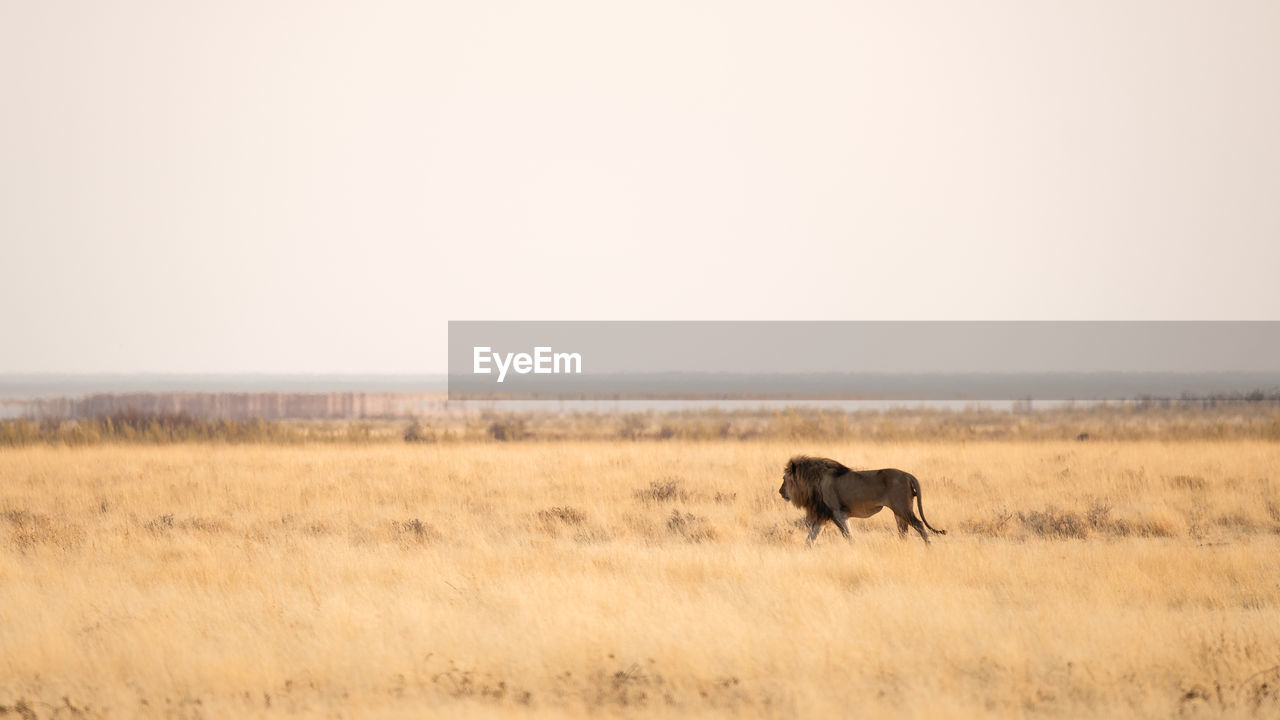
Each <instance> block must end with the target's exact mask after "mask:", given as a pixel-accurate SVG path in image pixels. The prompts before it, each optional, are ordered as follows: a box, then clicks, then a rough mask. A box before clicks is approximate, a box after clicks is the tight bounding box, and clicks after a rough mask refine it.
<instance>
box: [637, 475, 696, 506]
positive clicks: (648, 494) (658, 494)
mask: <svg viewBox="0 0 1280 720" xmlns="http://www.w3.org/2000/svg"><path fill="white" fill-rule="evenodd" d="M635 495H636V499H637V500H639V501H640V502H642V503H645V504H646V505H648V504H651V503H663V502H677V501H679V502H686V501H688V500H689V493H688V492H686V491H685V489H684V487H683V483H682V481H681V480H680V479H679V478H663V479H662V480H654V481H651V482H650V483H649V487H647V488H645V489H644V490H637V491H636V493H635Z"/></svg>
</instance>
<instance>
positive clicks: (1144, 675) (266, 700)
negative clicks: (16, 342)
mask: <svg viewBox="0 0 1280 720" xmlns="http://www.w3.org/2000/svg"><path fill="white" fill-rule="evenodd" d="M800 452H804V453H809V454H818V455H829V456H831V457H834V458H837V459H840V460H842V461H843V462H845V463H846V464H848V465H850V466H853V467H857V468H876V467H886V466H891V467H899V468H902V469H905V470H908V471H910V472H912V473H913V474H915V475H916V476H917V477H918V478H919V479H920V481H921V484H922V487H923V500H924V511H925V515H926V516H927V518H928V519H929V521H930V523H931V524H933V525H934V526H936V527H939V528H943V529H946V530H947V531H948V534H947V535H945V536H938V537H935V538H934V539H933V543H932V544H931V545H930V546H926V545H925V544H924V543H922V542H921V541H920V539H919V538H918V537H917V536H915V534H914V533H912V535H911V536H909V537H908V538H906V539H905V540H902V539H899V538H898V535H897V531H896V529H895V526H894V521H893V516H892V514H891V513H890V512H889V511H887V510H886V511H883V512H881V513H880V514H879V515H876V516H875V517H872V518H870V519H868V520H851V521H850V526H851V529H852V531H853V537H852V539H851V540H848V541H846V540H844V539H843V538H841V537H840V536H839V534H838V532H836V531H835V529H834V528H832V527H830V526H829V527H827V528H826V529H825V530H823V533H822V534H821V535H820V536H819V537H818V539H817V541H816V542H815V544H814V546H813V547H809V548H807V547H806V546H805V543H804V536H805V530H804V528H803V527H801V526H800V524H799V523H798V521H799V520H800V519H801V517H802V512H801V511H800V510H798V509H796V508H794V507H793V506H791V505H790V504H788V503H785V502H783V501H782V499H781V498H780V497H779V496H778V486H779V484H780V482H781V473H782V467H783V465H784V463H785V462H786V460H787V458H788V457H790V456H791V455H793V454H796V453H800ZM1278 468H1280V443H1276V442H1274V441H1268V440H1261V439H1238V440H1184V441H1177V442H1165V441H1160V440H1133V441H1096V440H1091V441H1089V442H1074V441H1060V440H1054V441H1042V440H1036V441H981V442H959V441H950V440H941V441H923V440H910V441H900V442H898V441H893V442H889V441H883V442H865V441H858V442H851V441H839V442H831V441H785V440H775V439H769V440H755V441H744V440H736V439H732V440H707V441H685V440H678V439H677V440H668V441H662V442H658V441H652V440H643V439H642V440H638V441H624V440H614V441H569V440H565V441H555V442H538V441H529V442H507V443H500V442H492V441H489V442H484V441H460V442H449V443H422V444H405V443H387V442H383V443H369V444H360V443H353V444H319V443H303V444H288V445H286V444H243V445H236V444H225V443H179V444H156V445H145V444H144V445H139V444H111V443H104V444H98V445H88V446H80V447H69V446H66V445H59V444H33V445H27V446H19V447H5V448H0V548H2V552H0V717H15V718H17V717H21V718H24V720H25V719H26V718H31V717H40V718H44V717H121V718H123V717H135V716H151V717H191V718H197V717H209V718H214V717H257V716H272V717H275V716H326V717H328V716H343V717H450V718H453V717H492V716H515V717H526V716H527V717H563V716H568V717H598V716H602V715H604V716H633V717H667V716H671V715H673V714H697V715H700V716H726V717H758V716H776V717H813V716H820V715H826V716H828V717H829V716H831V715H832V714H836V715H839V716H855V717H856V716H864V717H884V716H889V715H893V716H895V717H919V718H924V717H929V718H941V717H946V718H957V717H959V718H963V717H991V716H1003V717H1171V716H1179V717H1248V718H1252V717H1259V718H1263V717H1280V481H1278V480H1277V478H1276V477H1275V476H1276V473H1277V469H1278Z"/></svg>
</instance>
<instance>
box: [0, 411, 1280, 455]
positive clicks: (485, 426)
mask: <svg viewBox="0 0 1280 720" xmlns="http://www.w3.org/2000/svg"><path fill="white" fill-rule="evenodd" d="M1196 439H1224V440H1225V439H1262V440H1272V441H1280V406H1278V405H1277V404H1276V403H1274V402H1270V401H1239V402H1227V401H1223V400H1218V401H1215V402H1213V403H1210V404H1205V403H1204V402H1203V401H1200V400H1197V401H1196V402H1183V401H1180V400H1175V401H1169V402H1167V403H1166V402H1142V401H1140V402H1133V403H1123V404H1105V405H1090V406H1078V407H1051V408H1046V409H1038V410H1034V411H1033V410H1031V409H1030V408H1029V407H1027V406H1023V407H1020V408H1019V409H1015V410H1014V411H1003V410H993V409H984V408H975V409H966V410H947V409H927V408H912V409H893V410H857V411H844V410H839V409H818V408H796V409H787V410H763V409H758V410H717V409H700V410H686V411H673V412H657V411H654V412H644V413H598V412H570V413H560V412H551V411H539V412H525V413H514V412H492V411H489V412H480V413H472V414H463V413H454V414H437V415H436V416H433V417H430V418H421V419H417V420H409V421H404V420H372V421H306V420H263V419H260V418H258V419H251V420H230V419H201V418H195V417H192V416H190V415H186V414H182V413H142V412H138V411H125V412H119V413H115V414H112V415H109V416H105V417H96V418H80V419H77V420H42V421H29V420H9V421H3V422H0V446H21V445H32V444H60V445H87V444H97V443H147V444H165V443H279V444H290V443H401V442H408V443H450V442H556V441H564V440H592V441H618V440H625V441H634V442H662V441H672V440H682V441H704V440H733V441H752V440H769V441H806V442H809V441H867V442H885V441H907V440H926V441H927V440H938V441H968V440H974V441H979V440H1002V441H1005V440H1007V441H1032V440H1076V441H1081V442H1106V441H1117V440H1196Z"/></svg>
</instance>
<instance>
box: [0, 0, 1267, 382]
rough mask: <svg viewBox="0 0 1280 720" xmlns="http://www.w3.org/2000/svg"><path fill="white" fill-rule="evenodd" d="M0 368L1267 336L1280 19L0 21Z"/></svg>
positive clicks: (512, 7)
mask: <svg viewBox="0 0 1280 720" xmlns="http://www.w3.org/2000/svg"><path fill="white" fill-rule="evenodd" d="M0 103H3V108H2V112H0V307H3V308H4V309H5V313H4V319H3V322H2V324H0V372H33V371H37V372H38V371H45V372H139V371H167V372H224V373H225V372H255V371H256V372H413V373H416V372H436V371H443V370H444V368H445V364H446V352H445V346H446V339H447V336H446V322H447V321H448V320H451V319H452V320H588V319H589V320H610V319H627V320H635V319H651V320H674V319H702V320H714V319H724V320H747V319H752V320H785V319H806V320H875V319H886V320H907V319H922V320H923V319H929V320H952V319H957V320H958V319H970V320H1015V319H1016V320H1035V319H1046V320H1106V319H1126V320H1173V319H1195V320H1215V319H1232V320H1275V319H1280V290H1277V287H1276V284H1275V280H1276V277H1277V268H1280V132H1277V128H1280V3H1277V2H1274V1H1273V0H1261V1H1259V2H1236V1H1230V0H1228V1H1224V2H1209V1H1207V0H1203V1H1200V2H1179V1H1170V0H1152V1H1150V2H1133V1H1132V0H1107V1H1105V2H1102V1H1095V2H1034V1H1028V0H1008V1H1005V2H990V1H987V0H981V1H977V2H954V1H953V0H942V1H938V2H877V3H867V2H861V3H860V2H830V3H825V2H824V3H816V2H814V3H809V2H802V3H779V2H768V3H747V2H741V1H739V0H734V1H728V2H689V1H688V0H683V1H681V2H638V3H625V4H624V3H614V2H599V1H598V0H591V1H585V2H578V3H565V2H554V1H549V2H520V3H506V2H484V3H473V2H452V3H430V2H402V3H398V2H314V1H312V0H308V1H305V2H261V1H260V0H254V1H253V2H226V1H224V2H198V3H196V2H180V1H177V0H158V1H155V2H118V1H116V0H95V1H91V2H56V1H52V0H42V1H40V2H27V1H20V0H0Z"/></svg>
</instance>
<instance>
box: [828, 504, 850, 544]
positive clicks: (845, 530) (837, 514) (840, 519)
mask: <svg viewBox="0 0 1280 720" xmlns="http://www.w3.org/2000/svg"><path fill="white" fill-rule="evenodd" d="M831 519H832V520H835V521H836V527H838V528H840V534H841V535H844V536H845V537H846V538H847V537H849V525H848V523H846V522H845V520H848V519H849V516H848V515H845V514H844V511H843V510H833V511H832V512H831Z"/></svg>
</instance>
